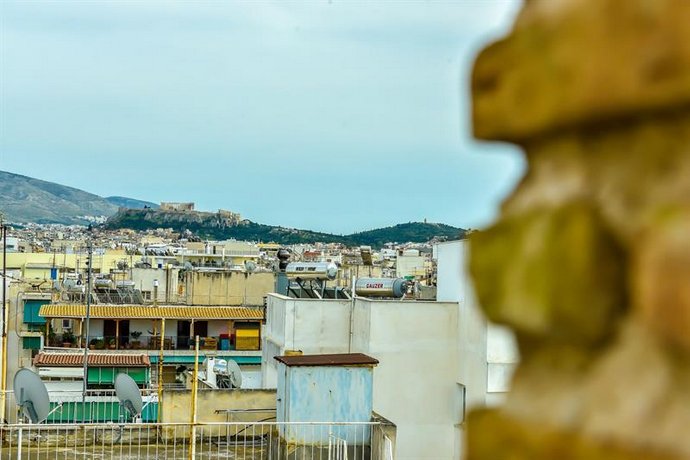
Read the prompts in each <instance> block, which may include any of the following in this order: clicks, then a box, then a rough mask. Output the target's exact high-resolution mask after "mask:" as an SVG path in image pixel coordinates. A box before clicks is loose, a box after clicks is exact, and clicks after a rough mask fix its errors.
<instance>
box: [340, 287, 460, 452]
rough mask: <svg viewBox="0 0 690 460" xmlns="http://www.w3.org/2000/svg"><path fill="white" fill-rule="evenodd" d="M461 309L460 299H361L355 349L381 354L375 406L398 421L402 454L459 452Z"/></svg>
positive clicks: (356, 312)
mask: <svg viewBox="0 0 690 460" xmlns="http://www.w3.org/2000/svg"><path fill="white" fill-rule="evenodd" d="M457 315H458V306H457V303H454V302H431V301H430V302H419V301H418V302H411V301H376V300H369V299H359V298H358V299H357V306H356V309H355V325H356V327H355V332H356V333H355V339H354V341H353V348H352V351H353V352H362V353H366V354H368V355H370V356H372V357H374V358H376V359H378V360H379V365H378V366H377V367H376V368H375V369H374V410H375V411H376V412H377V413H379V414H381V415H383V416H384V417H386V418H387V419H389V420H391V421H392V422H393V423H395V424H396V426H397V444H396V451H397V454H396V458H397V459H448V460H450V459H456V458H457V456H456V455H455V440H456V438H457V436H458V434H459V433H458V431H457V429H456V425H457V424H459V423H460V422H461V410H460V408H461V402H462V399H461V397H460V396H461V394H460V392H459V390H458V386H457V384H456V383H455V381H456V375H457V373H458V366H459V362H460V360H459V359H458V356H457V347H456V338H457V328H456V325H457ZM367 325H368V332H367V331H366V329H367ZM367 336H368V337H367ZM367 339H368V340H367Z"/></svg>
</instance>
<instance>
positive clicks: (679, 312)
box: [468, 0, 690, 460]
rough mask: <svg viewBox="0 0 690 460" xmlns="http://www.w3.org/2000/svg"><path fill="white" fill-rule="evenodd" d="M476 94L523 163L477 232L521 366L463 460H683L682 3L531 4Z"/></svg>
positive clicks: (689, 311) (689, 171) (687, 355)
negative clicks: (492, 218)
mask: <svg viewBox="0 0 690 460" xmlns="http://www.w3.org/2000/svg"><path fill="white" fill-rule="evenodd" d="M473 95H474V123H475V125H474V129H475V135H476V136H477V137H479V138H482V139H494V140H510V141H514V142H517V143H518V144H520V145H521V146H522V147H524V149H525V155H526V157H527V160H528V165H529V168H528V172H527V174H526V175H525V177H524V178H523V180H522V181H521V183H520V184H519V185H518V187H517V188H516V190H515V191H514V192H513V194H512V196H511V197H509V198H508V199H507V200H506V201H505V203H504V205H503V207H502V214H501V217H500V218H499V220H498V222H496V224H495V225H493V226H492V227H491V228H489V229H487V230H485V231H483V232H479V233H477V234H475V235H473V236H472V239H471V244H472V251H471V261H470V270H471V273H472V275H473V277H474V279H475V286H476V290H477V296H478V299H479V301H480V303H481V304H482V306H483V308H484V309H485V311H486V313H487V315H488V316H489V318H491V319H492V320H494V321H496V322H500V323H503V324H506V325H509V326H511V327H512V328H513V329H514V330H515V331H516V334H517V337H518V342H519V345H520V353H521V356H522V359H523V361H522V363H521V364H520V368H519V369H518V371H517V372H516V374H515V378H514V382H513V390H512V392H511V394H510V397H509V398H508V401H507V403H506V404H505V406H504V407H503V408H502V409H500V410H498V411H486V412H482V413H479V414H474V415H472V416H470V420H469V428H468V437H469V458H471V459H490V460H495V459H531V460H540V459H555V458H558V459H583V460H584V459H598V458H602V459H603V458H606V459H643V458H644V459H660V460H661V459H675V458H690V437H688V436H687V434H686V431H687V427H688V426H690V1H687V0H530V1H527V2H526V3H525V6H524V7H523V10H522V12H521V14H520V16H519V18H518V20H517V22H516V24H515V28H514V30H513V31H512V33H511V34H510V35H509V36H508V37H507V38H505V39H503V40H501V41H500V42H498V43H495V44H493V45H491V46H489V47H488V48H487V49H486V50H484V52H482V53H481V54H480V56H479V57H478V59H477V62H476V64H475V69H474V77H473Z"/></svg>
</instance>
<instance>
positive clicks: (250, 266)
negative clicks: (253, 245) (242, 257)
mask: <svg viewBox="0 0 690 460" xmlns="http://www.w3.org/2000/svg"><path fill="white" fill-rule="evenodd" d="M244 269H245V271H246V272H247V273H252V272H253V271H254V270H256V263H254V262H252V261H251V260H247V261H245V262H244Z"/></svg>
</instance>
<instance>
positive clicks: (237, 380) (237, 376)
mask: <svg viewBox="0 0 690 460" xmlns="http://www.w3.org/2000/svg"><path fill="white" fill-rule="evenodd" d="M228 378H229V379H230V385H232V387H233V388H242V371H241V370H240V366H239V365H238V364H237V363H236V362H235V360H234V359H228Z"/></svg>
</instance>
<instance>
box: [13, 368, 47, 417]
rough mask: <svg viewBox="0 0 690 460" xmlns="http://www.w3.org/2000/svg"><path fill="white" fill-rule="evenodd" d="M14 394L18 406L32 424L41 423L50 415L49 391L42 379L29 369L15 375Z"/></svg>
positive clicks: (21, 370)
mask: <svg viewBox="0 0 690 460" xmlns="http://www.w3.org/2000/svg"><path fill="white" fill-rule="evenodd" d="M14 394H15V399H16V402H17V405H18V406H19V408H20V409H21V410H22V412H23V413H24V414H25V415H26V416H27V417H29V419H30V420H31V423H41V422H43V421H44V420H45V419H46V418H48V414H49V413H50V398H49V397H48V390H47V389H46V386H45V384H44V383H43V381H42V380H41V378H40V377H39V376H38V375H36V374H35V373H34V372H32V371H31V370H29V369H19V370H18V371H17V373H16V374H14Z"/></svg>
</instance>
